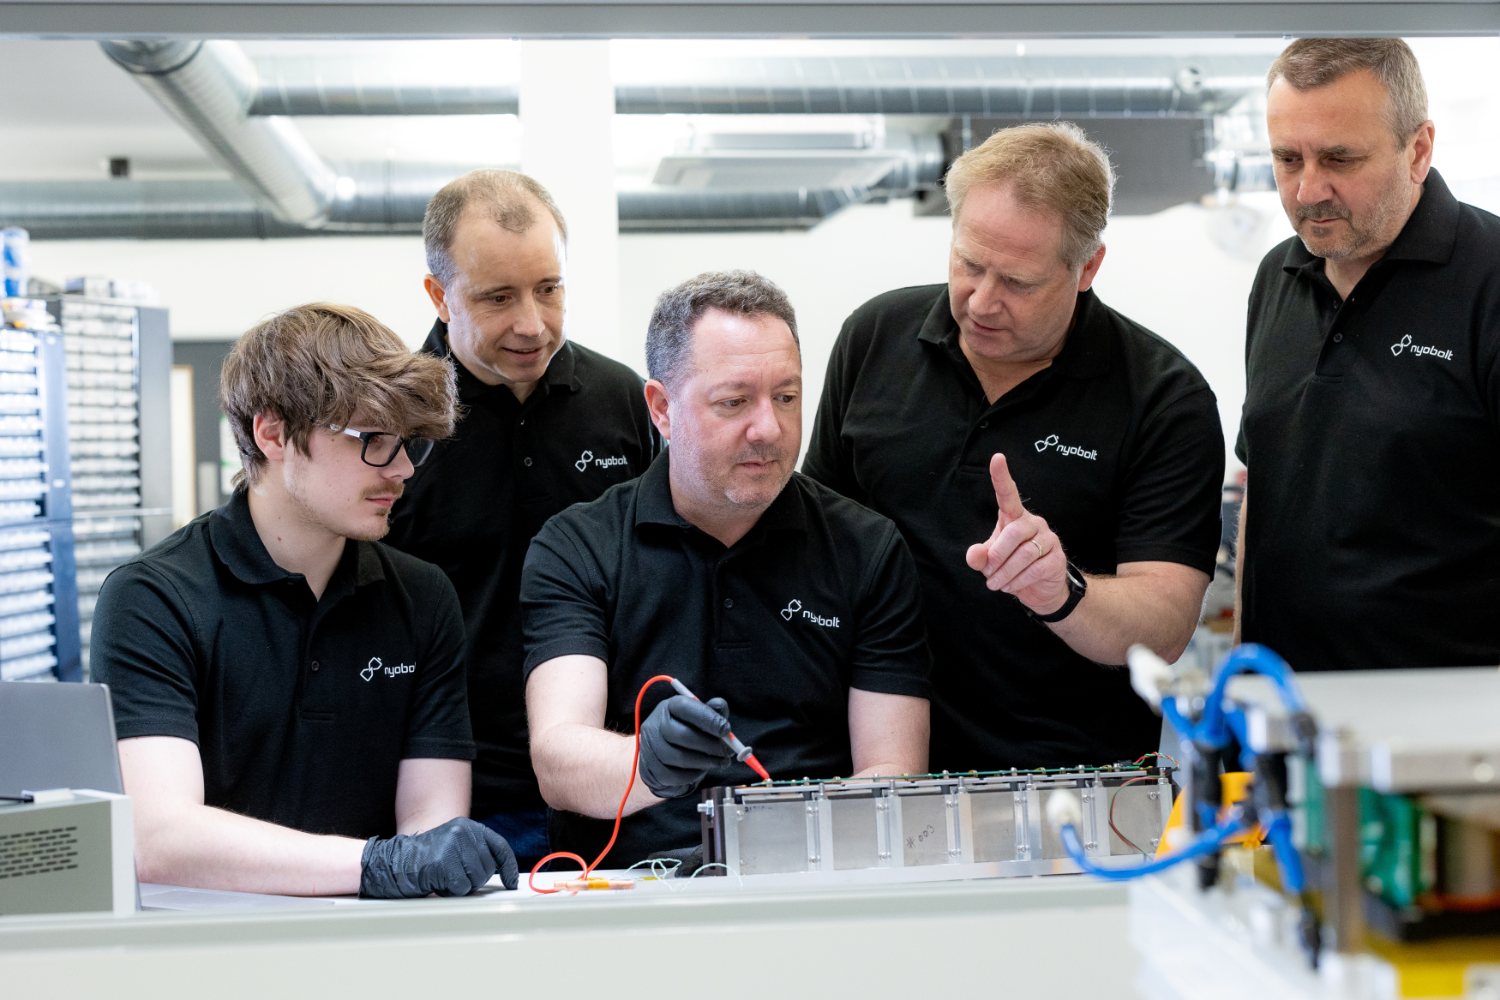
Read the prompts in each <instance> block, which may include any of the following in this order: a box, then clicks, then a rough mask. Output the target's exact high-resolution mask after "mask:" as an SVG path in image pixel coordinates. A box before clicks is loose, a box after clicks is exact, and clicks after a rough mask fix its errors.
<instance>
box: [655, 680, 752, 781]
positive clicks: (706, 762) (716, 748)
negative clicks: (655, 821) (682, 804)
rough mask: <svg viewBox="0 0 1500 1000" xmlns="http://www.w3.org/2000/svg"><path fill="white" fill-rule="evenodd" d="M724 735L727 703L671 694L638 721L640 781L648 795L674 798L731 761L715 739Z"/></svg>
mask: <svg viewBox="0 0 1500 1000" xmlns="http://www.w3.org/2000/svg"><path fill="white" fill-rule="evenodd" d="M727 735H729V704H728V703H727V702H725V701H724V699H723V698H710V699H708V701H706V702H704V701H699V700H698V699H696V698H689V697H688V696H687V695H685V694H679V695H673V696H672V697H671V698H668V699H667V700H666V701H664V702H662V703H661V704H660V705H657V706H656V710H655V711H653V712H652V713H651V714H650V715H649V716H648V717H647V718H646V721H645V722H643V723H642V724H641V765H640V767H641V780H642V781H644V782H645V783H646V787H647V788H649V789H651V792H652V794H653V795H656V796H658V797H659V798H663V799H677V798H681V797H682V796H684V795H688V794H691V793H692V791H693V790H694V789H696V788H697V787H698V782H700V781H702V780H703V778H704V776H705V775H706V774H708V772H709V771H712V770H713V769H714V768H717V767H723V766H724V765H725V764H727V763H728V762H729V761H731V760H734V752H733V751H731V750H730V749H729V746H728V745H727V744H726V743H725V742H724V741H723V739H721V737H723V736H727Z"/></svg>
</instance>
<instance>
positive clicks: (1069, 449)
mask: <svg viewBox="0 0 1500 1000" xmlns="http://www.w3.org/2000/svg"><path fill="white" fill-rule="evenodd" d="M1049 448H1050V449H1052V450H1053V451H1056V452H1058V453H1060V454H1063V455H1077V456H1078V457H1079V458H1086V459H1088V460H1089V461H1090V462H1095V461H1098V459H1099V450H1098V449H1097V448H1096V449H1094V450H1093V451H1089V450H1088V449H1087V448H1080V447H1078V446H1077V445H1071V444H1063V443H1062V442H1061V441H1059V440H1058V437H1057V435H1056V434H1048V435H1047V436H1046V437H1044V438H1042V439H1041V440H1040V441H1038V442H1036V450H1037V451H1046V450H1047V449H1049Z"/></svg>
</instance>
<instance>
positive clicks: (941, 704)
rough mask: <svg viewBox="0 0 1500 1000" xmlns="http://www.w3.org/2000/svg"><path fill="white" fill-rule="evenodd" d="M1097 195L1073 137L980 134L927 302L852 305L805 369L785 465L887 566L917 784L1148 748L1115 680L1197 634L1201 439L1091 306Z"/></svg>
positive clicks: (1211, 451) (1151, 360) (1173, 373)
mask: <svg viewBox="0 0 1500 1000" xmlns="http://www.w3.org/2000/svg"><path fill="white" fill-rule="evenodd" d="M1112 184H1113V178H1112V175H1111V170H1110V167H1109V161H1108V160H1107V158H1106V157H1105V156H1104V153H1103V151H1102V150H1101V149H1100V148H1099V147H1098V146H1097V145H1095V144H1094V143H1092V142H1090V141H1089V140H1088V139H1087V138H1086V137H1085V136H1084V135H1083V133H1082V132H1081V131H1080V130H1079V129H1078V128H1077V127H1075V126H1072V125H1068V124H1048V125H1028V126H1022V127H1018V128H1012V129H1006V130H1004V131H1001V132H997V133H996V134H995V135H993V136H991V137H990V138H989V139H988V140H987V141H986V142H984V143H983V144H982V145H980V146H978V147H976V148H975V149H973V150H971V151H970V152H968V153H966V154H965V155H964V156H962V157H961V158H959V160H958V161H957V162H955V163H954V165H953V167H952V169H951V170H950V171H949V173H948V178H947V181H946V183H945V186H946V189H947V194H948V200H949V203H950V205H951V207H952V210H953V240H952V244H951V246H950V253H949V268H948V282H947V284H946V285H928V286H923V287H918V288H904V289H899V290H897V291H894V292H889V293H887V294H885V295H882V296H880V297H879V298H876V299H874V300H873V301H871V302H869V303H867V304H866V305H864V306H861V307H860V308H859V309H858V310H857V311H856V312H855V313H854V315H852V316H851V317H850V318H849V320H848V322H847V323H845V325H844V329H843V331H842V332H841V333H840V335H839V339H838V342H837V343H836V344H835V346H834V350H833V356H832V358H831V359H830V361H829V366H828V377H827V379H826V380H825V381H824V384H823V400H822V404H821V406H820V407H819V410H818V419H817V425H816V427H815V429H814V431H813V437H812V443H811V446H810V448H809V449H808V454H807V461H806V463H805V464H804V469H805V471H806V473H807V475H809V476H811V477H812V478H814V479H817V480H818V481H820V482H822V483H823V484H824V485H826V486H830V487H832V488H833V489H835V490H838V491H839V492H840V493H843V494H844V495H845V496H848V497H851V498H852V499H854V500H857V501H859V502H860V503H863V504H865V505H867V506H869V507H872V508H874V509H875V510H876V511H878V512H880V513H881V514H884V515H886V516H887V517H889V518H891V519H892V520H894V521H895V522H896V525H897V527H899V528H900V529H901V534H902V536H903V537H904V538H905V539H906V542H907V544H908V545H909V546H910V547H911V552H912V557H913V559H914V560H915V562H916V565H917V574H918V578H919V579H920V581H921V585H922V597H923V613H924V616H925V618H926V623H927V635H928V642H929V644H930V645H931V647H932V652H933V672H932V683H933V690H934V698H933V702H932V757H931V764H930V766H931V767H932V768H933V770H949V771H967V770H970V769H976V770H981V771H983V770H995V769H1004V768H1011V767H1022V768H1032V767H1063V766H1074V765H1077V764H1100V763H1107V762H1111V761H1115V760H1119V759H1121V758H1125V757H1135V756H1138V755H1140V754H1142V753H1145V752H1147V751H1150V750H1155V749H1156V747H1157V745H1158V740H1159V736H1160V724H1159V722H1158V720H1157V719H1156V718H1155V716H1154V715H1153V714H1152V712H1151V710H1150V709H1149V708H1147V707H1146V706H1145V704H1144V703H1142V702H1141V701H1140V699H1138V698H1137V697H1136V696H1135V695H1134V694H1133V693H1132V692H1131V690H1130V681H1129V677H1128V675H1127V674H1126V673H1125V671H1123V670H1120V669H1119V668H1118V666H1116V665H1118V664H1122V663H1124V661H1125V651H1126V649H1128V648H1129V647H1130V645H1131V644H1132V643H1136V642H1141V643H1145V644H1147V645H1149V646H1151V647H1152V648H1153V649H1155V650H1156V651H1157V652H1158V653H1160V654H1161V655H1163V656H1165V657H1167V658H1168V659H1176V658H1177V657H1178V656H1179V655H1180V654H1181V653H1182V651H1183V649H1184V648H1185V647H1186V645H1187V643H1188V640H1189V639H1190V637H1191V636H1192V634H1193V628H1194V626H1195V625H1196V623H1197V620H1198V615H1199V611H1200V608H1201V604H1202V600H1203V593H1204V590H1205V589H1206V587H1207V585H1208V580H1209V575H1208V574H1209V572H1210V571H1211V570H1212V568H1213V565H1214V557H1215V555H1216V553H1217V551H1218V546H1219V496H1220V489H1221V487H1222V485H1223V471H1224V443H1223V434H1222V432H1221V430H1220V428H1219V417H1218V409H1217V405H1216V404H1215V401H1214V397H1213V393H1212V392H1211V391H1210V390H1209V388H1208V385H1207V383H1206V382H1205V381H1204V380H1203V376H1202V375H1200V374H1199V373H1198V371H1197V369H1195V368H1194V367H1193V366H1192V364H1191V363H1190V362H1189V361H1188V360H1187V359H1186V358H1184V357H1183V356H1182V355H1181V354H1180V353H1179V352H1177V351H1176V350H1175V349H1173V348H1172V346H1171V345H1169V344H1167V343H1166V342H1165V341H1163V340H1162V339H1161V338H1159V337H1157V336H1156V335H1155V334H1153V333H1151V332H1150V331H1148V330H1146V329H1144V328H1142V327H1141V326H1139V325H1137V324H1135V323H1133V322H1131V321H1130V320H1129V319H1127V318H1126V317H1124V316H1121V315H1120V314H1119V313H1117V312H1115V311H1114V310H1113V309H1110V308H1109V307H1108V306H1106V305H1105V304H1104V303H1103V302H1101V301H1100V300H1099V298H1098V297H1097V296H1096V295H1095V294H1094V292H1093V291H1092V285H1093V281H1094V277H1095V276H1096V275H1097V274H1098V273H1099V269H1100V267H1101V266H1102V264H1103V262H1104V256H1105V253H1104V244H1103V240H1102V233H1103V230H1104V226H1105V223H1106V221H1107V220H1108V216H1109V206H1110V197H1111V189H1112ZM1023 491H1024V492H1023ZM1023 498H1024V499H1023ZM986 535H988V539H987V540H985V541H982V542H981V541H980V540H981V539H985V536H986ZM976 542H979V544H975V543H976ZM965 563H967V565H965ZM975 571H977V572H975ZM981 574H982V575H981Z"/></svg>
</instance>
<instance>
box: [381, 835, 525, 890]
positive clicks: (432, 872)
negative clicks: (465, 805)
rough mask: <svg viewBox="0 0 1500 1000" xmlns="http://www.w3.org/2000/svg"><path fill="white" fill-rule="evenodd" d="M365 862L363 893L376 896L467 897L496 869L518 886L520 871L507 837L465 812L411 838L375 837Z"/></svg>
mask: <svg viewBox="0 0 1500 1000" xmlns="http://www.w3.org/2000/svg"><path fill="white" fill-rule="evenodd" d="M360 864H361V866H362V867H363V871H362V872H361V874H360V877H359V894H360V895H361V896H363V897H366V898H372V899H400V898H403V897H413V896H426V895H428V894H429V893H434V892H435V893H437V894H438V895H439V896H466V895H468V894H469V893H471V892H473V891H474V890H475V889H478V888H479V887H480V886H482V885H484V884H485V883H486V882H488V881H489V880H490V876H491V875H493V874H495V872H496V871H498V872H499V873H500V881H501V882H502V883H503V884H504V885H505V888H507V889H514V888H515V887H516V882H517V877H518V875H519V873H518V872H517V871H516V855H515V852H514V851H512V850H511V849H510V845H509V844H507V843H506V842H505V838H504V837H502V836H500V835H499V834H498V833H496V832H495V831H494V830H491V829H490V828H489V827H487V826H485V825H484V824H483V823H478V822H475V821H474V820H472V819H469V818H467V817H464V816H460V817H457V818H456V819H450V820H449V821H448V822H446V823H444V824H443V825H442V826H437V827H433V828H432V829H431V830H425V831H423V832H422V833H417V834H412V835H411V836H406V835H404V834H397V835H396V836H394V837H391V838H389V839H386V840H381V839H380V838H379V837H371V838H370V839H369V841H368V842H367V843H366V844H365V853H364V854H363V855H362V856H361V858H360Z"/></svg>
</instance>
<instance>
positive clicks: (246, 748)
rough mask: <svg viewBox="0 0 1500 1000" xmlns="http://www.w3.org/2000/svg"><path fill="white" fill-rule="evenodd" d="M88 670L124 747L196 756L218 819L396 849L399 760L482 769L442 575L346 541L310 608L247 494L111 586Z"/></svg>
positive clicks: (453, 612)
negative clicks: (266, 540) (161, 739)
mask: <svg viewBox="0 0 1500 1000" xmlns="http://www.w3.org/2000/svg"><path fill="white" fill-rule="evenodd" d="M91 668H92V673H93V678H94V680H96V681H101V682H103V683H105V684H108V685H109V687H110V693H111V696H112V698H113V700H114V707H115V729H116V731H117V733H118V734H119V737H120V738H121V739H128V738H130V737H134V736H176V737H179V738H181V739H185V740H192V741H193V742H194V743H196V744H198V752H199V754H200V755H201V756H202V759H203V792H204V796H203V798H204V802H205V803H206V804H207V805H210V806H217V807H218V808H221V809H228V810H229V811H231V812H235V813H239V814H241V815H244V816H251V817H254V818H255V819H260V820H265V821H267V822H270V823H276V824H278V825H281V826H287V827H291V828H293V829H296V830H303V831H306V832H308V833H331V834H341V835H343V836H346V837H359V838H364V837H372V836H376V835H379V836H390V835H392V834H394V833H395V832H396V772H397V769H398V767H399V766H400V763H401V761H402V760H405V759H407V758H414V757H427V758H431V757H436V758H449V759H453V760H472V759H473V757H474V742H473V740H472V739H471V737H470V735H469V713H468V709H467V707H466V705H465V700H464V681H463V622H462V620H461V619H460V618H459V611H458V598H457V597H456V596H454V593H453V587H452V586H451V585H450V584H449V583H448V581H447V579H446V578H445V577H444V576H443V574H442V573H441V572H439V571H438V569H437V567H435V566H430V565H428V564H427V563H424V562H419V561H418V560H416V559H413V558H412V557H411V556H408V555H405V554H403V553H400V552H396V551H393V550H391V549H388V548H386V547H385V546H384V545H381V544H380V543H378V542H355V541H349V542H346V543H345V544H344V555H343V557H342V558H341V559H340V561H339V564H338V568H337V569H336V570H335V571H334V574H333V576H332V578H331V579H329V581H328V586H327V587H326V588H325V589H324V591H323V596H322V599H320V600H317V601H314V599H313V595H312V591H311V590H310V589H309V588H308V586H307V581H306V579H305V578H304V577H303V576H302V575H301V574H300V573H288V572H287V571H286V570H284V569H282V568H281V567H280V566H278V565H276V563H274V562H273V561H272V560H271V556H270V554H269V553H267V552H266V547H265V545H264V544H263V543H262V542H261V540H260V536H259V535H258V534H257V533H256V530H255V524H254V522H252V521H251V519H250V505H249V503H248V501H247V500H246V494H245V492H244V491H243V490H241V491H239V492H237V493H235V495H234V496H233V497H232V498H231V499H230V500H229V502H228V503H226V504H225V505H224V506H222V507H220V508H219V509H218V510H216V511H214V512H212V513H211V514H205V515H204V516H202V517H200V518H198V519H197V520H196V521H193V522H192V523H191V524H189V525H187V526H186V527H184V528H182V529H181V530H180V531H177V532H175V533H174V534H173V535H171V536H170V537H168V538H167V539H166V540H164V541H163V542H161V544H159V545H157V546H155V547H154V548H152V549H151V550H149V551H148V552H146V553H144V554H142V555H140V556H138V557H136V558H135V559H133V560H131V561H130V562H128V563H125V564H124V565H122V566H120V567H119V568H118V569H116V570H115V571H114V572H113V573H111V574H110V575H109V578H108V579H107V580H105V581H104V587H103V589H101V590H100V592H99V605H98V607H97V608H96V609H95V611H94V638H93V658H92V663H91Z"/></svg>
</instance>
